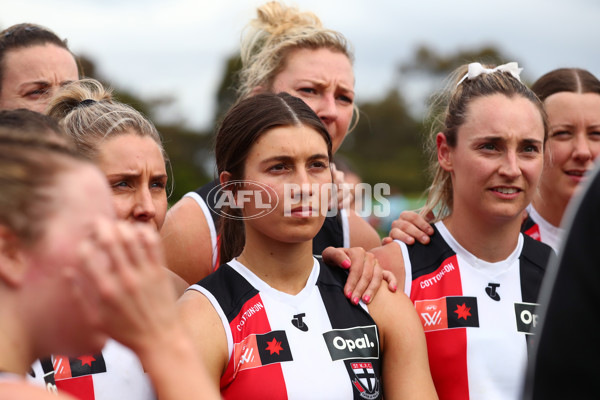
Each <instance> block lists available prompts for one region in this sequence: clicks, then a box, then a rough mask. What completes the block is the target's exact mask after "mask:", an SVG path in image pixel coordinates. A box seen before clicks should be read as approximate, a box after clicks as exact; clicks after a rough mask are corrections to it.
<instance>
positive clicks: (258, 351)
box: [233, 331, 293, 377]
mask: <svg viewBox="0 0 600 400" xmlns="http://www.w3.org/2000/svg"><path fill="white" fill-rule="evenodd" d="M292 360H293V358H292V351H291V350H290V345H289V343H288V339H287V335H286V334H285V331H272V332H269V333H265V334H262V335H249V336H246V337H245V338H244V340H242V341H241V342H240V343H234V345H233V362H235V372H234V377H235V375H237V374H238V372H240V371H242V370H244V369H248V368H257V367H262V366H263V365H268V364H274V363H280V362H284V361H292Z"/></svg>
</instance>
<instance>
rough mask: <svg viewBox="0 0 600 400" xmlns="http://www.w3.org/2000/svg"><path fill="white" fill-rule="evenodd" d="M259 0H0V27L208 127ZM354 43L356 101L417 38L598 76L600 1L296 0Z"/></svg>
mask: <svg viewBox="0 0 600 400" xmlns="http://www.w3.org/2000/svg"><path fill="white" fill-rule="evenodd" d="M263 3H264V0H171V1H166V0H52V1H48V0H19V1H17V0H0V4H1V5H0V28H6V27H8V26H10V25H12V24H15V23H20V22H33V23H38V24H41V25H44V26H47V27H48V28H50V29H52V30H54V31H55V32H56V33H57V34H58V35H59V36H61V37H66V38H67V39H68V40H69V44H70V47H71V49H72V50H73V51H74V52H75V53H77V54H85V55H86V56H88V57H90V58H91V59H92V60H94V61H95V62H96V64H97V66H98V69H99V72H100V73H101V75H102V76H103V77H104V78H106V79H107V80H109V81H110V82H114V84H115V85H118V86H123V87H125V88H127V89H130V90H132V91H134V92H135V93H137V94H139V95H142V96H154V97H157V96H161V95H168V96H171V97H174V98H175V99H176V104H175V107H174V108H173V109H172V110H171V112H172V116H173V117H175V118H178V117H182V118H184V119H185V120H186V121H188V123H189V125H190V126H191V127H194V128H209V127H210V125H209V124H210V122H211V119H212V116H213V112H214V104H213V103H214V98H215V93H216V90H217V85H218V84H219V81H220V78H221V73H222V72H223V68H224V61H225V59H226V58H227V57H228V56H230V55H232V54H234V53H235V52H236V51H237V49H238V44H239V39H240V34H241V31H242V28H243V27H244V26H245V24H246V23H247V22H248V21H249V20H250V19H251V18H252V17H253V16H254V15H255V9H256V7H257V6H258V5H260V4H263ZM286 3H287V4H295V5H297V6H298V7H299V8H300V9H302V10H311V11H313V12H315V13H316V14H317V15H318V16H319V17H320V18H321V20H322V21H323V23H324V24H325V26H327V27H330V28H332V29H336V30H339V31H341V32H342V33H343V34H344V35H345V36H346V37H347V38H348V39H349V40H350V41H351V42H352V43H353V45H354V48H355V52H356V62H355V75H356V88H355V89H356V94H357V100H358V101H359V102H360V101H361V100H363V101H364V100H369V99H373V98H376V97H378V96H381V95H382V94H383V93H384V92H385V91H386V90H387V89H388V88H389V87H390V85H392V84H393V82H394V71H395V66H397V65H398V63H400V62H402V61H407V60H408V59H409V58H410V57H411V55H412V53H413V51H414V49H415V47H416V46H418V45H420V44H428V45H429V46H432V47H433V48H435V49H436V50H437V51H439V52H442V53H444V54H451V53H452V52H454V51H457V50H458V49H475V48H478V47H480V46H482V45H485V44H493V45H496V46H497V47H499V48H500V50H502V52H503V53H504V54H508V55H510V56H512V57H513V58H514V60H515V61H518V62H519V64H521V66H523V67H524V68H525V70H524V72H523V74H524V76H525V77H526V78H527V79H529V80H535V79H536V78H538V77H539V76H540V75H542V74H543V73H545V72H548V71H550V70H552V69H554V68H558V67H581V68H585V69H588V70H589V71H590V72H592V73H593V74H595V75H596V76H599V77H600V51H599V50H598V47H599V45H600V23H599V20H600V1H598V0H502V1H497V0H496V1H491V0H417V1H414V0H413V1H410V2H408V1H404V0H298V1H294V2H289V1H288V2H286Z"/></svg>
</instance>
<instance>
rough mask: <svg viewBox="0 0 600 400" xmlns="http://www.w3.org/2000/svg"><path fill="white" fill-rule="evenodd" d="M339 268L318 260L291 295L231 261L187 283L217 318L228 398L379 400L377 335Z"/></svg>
mask: <svg viewBox="0 0 600 400" xmlns="http://www.w3.org/2000/svg"><path fill="white" fill-rule="evenodd" d="M345 280H346V277H345V273H344V271H343V270H341V269H340V268H331V267H328V266H326V265H325V264H321V263H319V262H318V261H317V260H316V259H315V262H314V265H313V270H312V272H311V274H310V277H309V278H308V282H307V284H306V286H305V287H304V289H303V290H302V291H301V292H300V293H298V294H296V295H289V294H286V293H283V292H280V291H277V290H275V289H273V288H271V287H270V286H269V285H267V284H266V283H265V282H264V281H262V280H260V279H259V278H258V277H257V276H256V275H254V274H253V273H252V272H251V271H250V270H248V269H247V268H246V267H245V266H244V265H242V264H241V263H239V262H238V261H237V260H235V259H234V260H232V261H230V262H229V263H228V264H224V265H222V266H220V267H219V268H218V269H217V271H215V272H214V273H212V274H211V275H209V276H208V277H206V278H205V279H203V280H202V281H200V282H199V283H198V284H196V285H192V286H191V287H190V289H188V290H198V291H200V292H201V293H203V294H204V295H206V296H207V297H208V299H209V300H210V301H211V303H212V304H213V306H214V307H215V309H216V310H217V312H218V313H219V315H220V316H221V320H222V322H223V327H224V328H225V332H226V335H227V342H228V351H229V362H228V364H227V369H226V371H225V372H224V374H223V376H222V377H221V382H220V386H221V395H222V396H223V397H224V398H226V399H228V398H229V399H286V398H287V399H380V398H381V397H382V392H381V356H380V349H379V333H378V330H377V327H376V325H375V322H374V321H373V319H372V318H371V316H370V315H369V314H368V311H367V307H366V306H365V305H364V304H361V306H359V307H357V306H354V305H352V304H351V303H350V301H349V300H348V299H346V297H345V296H344V293H343V285H344V282H345Z"/></svg>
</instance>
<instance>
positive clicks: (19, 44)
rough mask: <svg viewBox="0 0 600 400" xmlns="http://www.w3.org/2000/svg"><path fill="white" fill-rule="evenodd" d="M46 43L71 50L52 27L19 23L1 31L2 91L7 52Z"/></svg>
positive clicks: (0, 80)
mask: <svg viewBox="0 0 600 400" xmlns="http://www.w3.org/2000/svg"><path fill="white" fill-rule="evenodd" d="M45 44H53V45H55V46H58V47H61V48H63V49H65V50H67V51H69V52H70V50H69V48H68V47H67V40H66V39H64V40H62V39H61V38H59V37H58V36H57V35H56V34H55V33H54V32H52V31H51V30H50V29H48V28H45V27H43V26H40V25H35V24H29V23H23V24H17V25H13V26H11V27H9V28H6V29H5V30H3V31H2V32H0V91H2V81H3V80H4V57H5V56H6V53H7V52H9V51H10V50H15V49H20V48H23V47H31V46H38V45H45ZM71 54H72V53H71ZM73 58H75V56H73Z"/></svg>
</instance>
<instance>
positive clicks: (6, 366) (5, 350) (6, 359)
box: [0, 299, 35, 375]
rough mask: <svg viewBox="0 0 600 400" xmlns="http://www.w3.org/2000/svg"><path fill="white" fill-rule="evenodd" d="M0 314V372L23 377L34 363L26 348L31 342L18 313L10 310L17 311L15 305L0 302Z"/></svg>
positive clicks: (30, 352)
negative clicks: (0, 306)
mask: <svg viewBox="0 0 600 400" xmlns="http://www.w3.org/2000/svg"><path fill="white" fill-rule="evenodd" d="M2 300H5V299H2ZM1 304H2V309H3V310H4V312H2V313H0V321H2V323H1V324H0V371H6V372H12V373H15V374H20V375H25V374H26V373H27V371H29V369H30V368H31V364H32V363H33V361H35V356H33V355H32V354H33V351H32V349H31V348H29V347H28V345H29V343H31V341H30V340H29V337H28V336H27V334H26V332H25V331H24V329H21V328H22V324H21V322H22V319H21V318H20V317H19V315H18V313H15V312H11V311H10V310H11V309H13V310H17V309H18V308H15V307H14V306H15V304H11V303H10V302H9V301H2V302H1Z"/></svg>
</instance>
